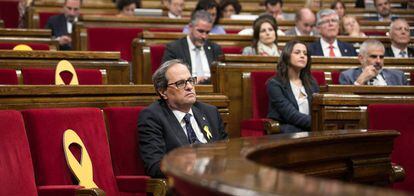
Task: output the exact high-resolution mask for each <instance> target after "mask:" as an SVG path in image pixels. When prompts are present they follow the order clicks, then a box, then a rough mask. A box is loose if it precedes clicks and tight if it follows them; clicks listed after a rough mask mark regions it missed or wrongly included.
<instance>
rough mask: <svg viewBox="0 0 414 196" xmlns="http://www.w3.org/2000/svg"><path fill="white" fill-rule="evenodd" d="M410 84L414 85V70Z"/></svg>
mask: <svg viewBox="0 0 414 196" xmlns="http://www.w3.org/2000/svg"><path fill="white" fill-rule="evenodd" d="M410 84H411V85H414V72H411V73H410Z"/></svg>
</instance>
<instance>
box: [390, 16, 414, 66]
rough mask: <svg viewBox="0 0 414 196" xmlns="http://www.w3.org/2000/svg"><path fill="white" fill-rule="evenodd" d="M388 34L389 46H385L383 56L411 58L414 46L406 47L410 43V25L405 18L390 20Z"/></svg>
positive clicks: (413, 54)
mask: <svg viewBox="0 0 414 196" xmlns="http://www.w3.org/2000/svg"><path fill="white" fill-rule="evenodd" d="M389 36H390V39H391V46H388V47H386V48H385V56H387V57H398V58H413V57H414V48H412V47H408V44H409V43H410V25H408V22H407V21H406V20H405V19H397V20H394V21H393V22H391V25H390V32H389Z"/></svg>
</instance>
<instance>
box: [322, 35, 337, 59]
mask: <svg viewBox="0 0 414 196" xmlns="http://www.w3.org/2000/svg"><path fill="white" fill-rule="evenodd" d="M319 40H320V42H321V46H322V51H323V56H326V57H329V50H330V49H329V46H330V45H329V43H328V42H326V41H325V40H324V39H322V38H321V39H319ZM332 46H333V50H334V53H335V56H336V57H341V56H342V54H341V50H339V47H338V41H337V40H336V39H335V41H334V42H333V43H332Z"/></svg>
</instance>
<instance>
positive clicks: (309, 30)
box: [285, 8, 316, 35]
mask: <svg viewBox="0 0 414 196" xmlns="http://www.w3.org/2000/svg"><path fill="white" fill-rule="evenodd" d="M315 22H316V17H315V14H314V13H313V12H312V10H310V9H309V8H302V9H300V10H298V12H297V13H296V16H295V27H293V28H291V29H288V30H287V31H286V32H285V34H286V35H315V31H314V29H313V27H314V26H315Z"/></svg>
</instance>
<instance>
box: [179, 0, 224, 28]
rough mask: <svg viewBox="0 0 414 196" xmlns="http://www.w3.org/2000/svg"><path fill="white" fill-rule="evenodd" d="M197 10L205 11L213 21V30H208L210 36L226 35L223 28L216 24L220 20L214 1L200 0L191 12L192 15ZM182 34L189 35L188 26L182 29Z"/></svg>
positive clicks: (218, 9) (217, 6) (217, 7)
mask: <svg viewBox="0 0 414 196" xmlns="http://www.w3.org/2000/svg"><path fill="white" fill-rule="evenodd" d="M198 10H206V11H207V12H209V13H210V14H211V17H212V18H213V20H214V23H213V28H211V30H210V34H226V31H225V30H224V28H223V27H222V26H220V25H218V24H217V23H218V22H219V20H220V18H221V11H220V8H219V5H218V4H217V3H216V1H215V0H200V1H198V3H197V5H196V8H195V9H194V10H193V13H194V12H196V11H198ZM183 33H186V34H187V33H189V28H188V25H186V26H185V27H184V29H183Z"/></svg>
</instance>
